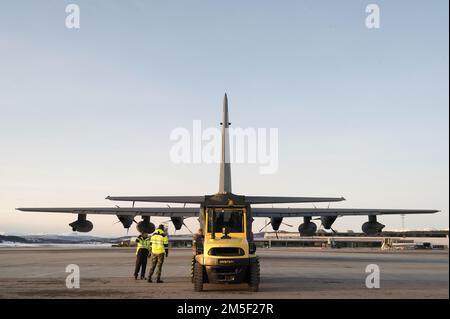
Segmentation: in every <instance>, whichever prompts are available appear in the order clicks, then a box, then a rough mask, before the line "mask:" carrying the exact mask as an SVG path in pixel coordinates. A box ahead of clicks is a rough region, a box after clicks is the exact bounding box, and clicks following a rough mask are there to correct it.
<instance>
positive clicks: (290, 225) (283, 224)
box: [282, 222, 294, 227]
mask: <svg viewBox="0 0 450 319" xmlns="http://www.w3.org/2000/svg"><path fill="white" fill-rule="evenodd" d="M282 224H283V225H286V226H288V227H294V226H292V225H289V224H286V223H285V222H282Z"/></svg>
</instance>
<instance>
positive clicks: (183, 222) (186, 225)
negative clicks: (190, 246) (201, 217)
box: [183, 222, 193, 234]
mask: <svg viewBox="0 0 450 319" xmlns="http://www.w3.org/2000/svg"><path fill="white" fill-rule="evenodd" d="M183 226H184V227H186V229H187V230H189V232H190V233H191V234H193V232H192V231H191V230H190V229H189V227H187V225H186V224H185V223H184V222H183Z"/></svg>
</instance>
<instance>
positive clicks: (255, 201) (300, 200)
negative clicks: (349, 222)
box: [245, 196, 345, 204]
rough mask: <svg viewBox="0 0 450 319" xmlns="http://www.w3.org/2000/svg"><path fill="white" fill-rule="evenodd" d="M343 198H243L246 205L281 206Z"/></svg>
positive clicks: (333, 200)
mask: <svg viewBox="0 0 450 319" xmlns="http://www.w3.org/2000/svg"><path fill="white" fill-rule="evenodd" d="M343 200H345V198H344V197H280V196H245V202H247V203H248V204H282V203H322V202H327V203H328V202H340V201H343Z"/></svg>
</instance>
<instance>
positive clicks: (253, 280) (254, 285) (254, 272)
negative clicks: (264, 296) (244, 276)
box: [248, 258, 260, 292]
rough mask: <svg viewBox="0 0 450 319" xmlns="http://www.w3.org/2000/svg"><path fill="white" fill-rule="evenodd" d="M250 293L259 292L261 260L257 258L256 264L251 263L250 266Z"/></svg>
mask: <svg viewBox="0 0 450 319" xmlns="http://www.w3.org/2000/svg"><path fill="white" fill-rule="evenodd" d="M248 272H249V274H248V291H250V292H257V291H258V290H259V276H260V270H259V259H258V258H256V260H255V262H252V263H250V265H249V266H248Z"/></svg>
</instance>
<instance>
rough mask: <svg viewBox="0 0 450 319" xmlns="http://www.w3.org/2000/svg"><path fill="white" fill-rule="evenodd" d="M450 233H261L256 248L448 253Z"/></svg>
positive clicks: (186, 242)
mask: <svg viewBox="0 0 450 319" xmlns="http://www.w3.org/2000/svg"><path fill="white" fill-rule="evenodd" d="M448 236H449V231H448V230H417V231H386V232H383V233H382V234H380V235H378V236H367V235H365V234H364V233H354V232H346V233H335V234H333V233H326V232H318V233H317V234H316V236H311V237H305V236H300V234H299V233H298V232H284V231H280V232H265V233H257V234H255V237H254V242H255V245H256V246H257V247H259V248H272V247H317V248H379V249H448V247H449V238H448ZM169 238H170V241H169V246H170V247H171V248H190V247H192V237H191V236H189V235H172V236H169ZM134 245H135V238H131V239H130V240H126V241H122V242H121V243H120V244H119V245H118V246H122V247H123V246H134Z"/></svg>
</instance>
